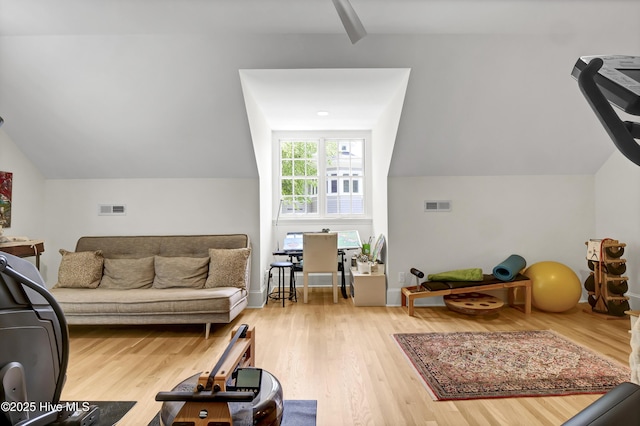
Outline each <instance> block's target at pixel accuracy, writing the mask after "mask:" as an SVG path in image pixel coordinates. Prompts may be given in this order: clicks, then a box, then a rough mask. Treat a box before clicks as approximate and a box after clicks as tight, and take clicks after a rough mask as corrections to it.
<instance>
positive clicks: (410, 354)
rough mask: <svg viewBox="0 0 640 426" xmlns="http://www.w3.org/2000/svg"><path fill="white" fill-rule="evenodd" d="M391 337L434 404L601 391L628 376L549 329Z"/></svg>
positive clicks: (619, 367)
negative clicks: (419, 378)
mask: <svg viewBox="0 0 640 426" xmlns="http://www.w3.org/2000/svg"><path fill="white" fill-rule="evenodd" d="M393 337H394V339H395V340H396V342H397V343H398V345H399V346H400V349H401V350H402V351H403V352H404V354H405V355H406V357H407V358H408V359H409V361H410V362H411V364H413V366H414V368H415V369H416V371H417V372H418V374H419V375H420V377H422V379H423V380H424V382H425V384H426V386H427V389H428V390H429V392H430V394H431V396H432V398H433V399H435V400H438V401H451V400H464V399H483V398H509V397H528V396H559V395H575V394H585V393H605V392H607V391H609V390H610V389H612V388H614V387H615V386H616V385H618V384H620V383H622V382H625V381H628V380H629V379H630V377H631V372H630V370H629V368H627V367H625V366H623V365H621V364H620V363H618V362H615V361H612V360H607V359H605V358H603V357H602V356H600V355H598V354H596V353H595V352H593V351H591V350H590V349H587V348H585V347H583V346H581V345H578V344H576V343H573V342H571V341H569V340H567V339H566V338H564V337H562V336H561V335H559V334H556V333H554V332H553V331H548V330H534V331H513V332H491V333H488V332H463V333H412V334H394V335H393Z"/></svg>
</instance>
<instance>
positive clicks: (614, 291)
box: [584, 238, 630, 317]
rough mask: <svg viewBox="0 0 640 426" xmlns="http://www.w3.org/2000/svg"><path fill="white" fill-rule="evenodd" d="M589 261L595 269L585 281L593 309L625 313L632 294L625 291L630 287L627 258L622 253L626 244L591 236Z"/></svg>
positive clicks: (592, 268) (618, 315)
mask: <svg viewBox="0 0 640 426" xmlns="http://www.w3.org/2000/svg"><path fill="white" fill-rule="evenodd" d="M585 244H586V245H587V263H588V264H589V269H591V272H590V273H589V276H588V277H587V279H586V280H585V282H584V288H585V289H586V290H587V292H588V293H589V299H588V301H589V305H591V310H592V311H593V312H595V313H598V314H605V315H611V316H615V317H624V316H625V311H628V310H629V309H630V306H629V298H628V297H627V296H625V295H624V294H625V293H626V292H627V291H628V290H629V284H628V282H627V280H628V279H629V278H628V277H625V276H623V275H622V274H624V273H625V272H626V270H627V265H626V259H623V258H622V257H621V256H622V254H623V253H624V248H625V246H626V244H624V243H621V242H619V241H618V240H614V239H612V238H604V239H602V240H593V239H592V240H589V241H587V242H586V243H585Z"/></svg>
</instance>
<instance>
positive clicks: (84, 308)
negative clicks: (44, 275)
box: [53, 287, 247, 315]
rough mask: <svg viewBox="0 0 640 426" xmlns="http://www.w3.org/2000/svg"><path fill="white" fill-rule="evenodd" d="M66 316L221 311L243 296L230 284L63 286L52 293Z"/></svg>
mask: <svg viewBox="0 0 640 426" xmlns="http://www.w3.org/2000/svg"><path fill="white" fill-rule="evenodd" d="M53 294H54V296H55V298H56V300H57V301H58V303H60V306H61V307H62V309H63V311H64V313H65V315H96V314H97V315H118V314H122V315H133V314H140V315H160V314H171V313H175V314H181V313H203V314H206V313H224V312H229V310H230V309H231V308H232V307H233V306H235V305H236V304H237V303H239V302H240V301H241V300H242V299H243V298H245V297H246V295H247V292H246V291H244V290H242V289H238V288H233V287H228V288H210V289H206V288H203V289H199V290H193V289H188V288H168V289H158V290H156V289H154V288H144V289H132V290H127V291H122V290H117V289H110V288H105V289H103V288H100V287H98V288H96V289H95V290H89V289H81V290H79V289H66V288H60V289H56V290H55V291H54V292H53Z"/></svg>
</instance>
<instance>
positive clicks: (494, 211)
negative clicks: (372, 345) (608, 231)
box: [387, 176, 595, 305]
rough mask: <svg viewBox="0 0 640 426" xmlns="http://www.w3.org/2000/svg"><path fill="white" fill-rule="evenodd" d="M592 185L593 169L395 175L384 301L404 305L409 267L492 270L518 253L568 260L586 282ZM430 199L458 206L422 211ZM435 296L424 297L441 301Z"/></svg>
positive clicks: (592, 220)
mask: <svg viewBox="0 0 640 426" xmlns="http://www.w3.org/2000/svg"><path fill="white" fill-rule="evenodd" d="M593 188H594V177H593V176H481V177H478V176H459V177H403V178H400V177H397V178H390V179H389V240H390V241H392V242H393V244H392V245H390V247H393V250H389V265H390V268H389V269H390V270H389V273H388V279H389V290H388V293H387V304H390V305H399V304H400V288H401V287H403V286H405V285H414V284H415V281H414V279H415V278H414V277H413V276H412V275H410V274H409V270H410V269H411V268H412V267H415V268H417V269H420V270H422V271H423V272H424V273H425V274H431V273H437V272H444V271H449V270H454V269H462V268H482V269H483V271H484V273H487V274H490V273H491V272H492V270H493V268H494V267H495V266H496V265H497V264H498V263H500V262H501V261H503V260H504V259H506V258H507V257H508V256H509V255H511V254H514V253H515V254H519V255H521V256H523V257H524V258H525V259H526V260H527V264H528V265H531V264H533V263H535V262H539V261H543V260H555V261H558V262H561V263H564V264H566V265H567V266H569V267H570V268H572V269H573V270H574V271H575V272H576V273H577V274H578V276H579V277H580V279H581V281H582V282H584V279H586V277H587V275H588V267H587V264H586V262H585V255H586V247H585V245H584V243H585V241H587V240H588V239H589V238H591V236H592V234H593V232H594V230H595V216H594V189H593ZM425 200H452V202H453V204H452V205H453V210H452V211H451V212H449V213H446V212H438V213H425V212H424V209H423V203H424V201H425ZM399 272H405V274H406V276H407V279H406V284H402V283H400V282H399V281H398V274H399ZM583 298H586V295H585V294H583ZM433 299H437V300H430V299H423V302H422V303H424V304H434V303H436V304H438V303H442V299H441V298H433Z"/></svg>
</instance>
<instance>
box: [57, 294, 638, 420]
mask: <svg viewBox="0 0 640 426" xmlns="http://www.w3.org/2000/svg"><path fill="white" fill-rule="evenodd" d="M310 290H311V291H310V297H309V303H308V304H303V303H301V302H298V303H290V302H287V306H286V307H285V308H282V305H281V304H269V305H268V306H267V307H265V308H264V309H246V310H245V311H244V312H243V313H242V314H241V315H240V317H239V318H238V319H237V321H235V322H234V323H233V324H232V325H217V326H216V325H214V326H212V329H211V336H210V338H209V339H208V340H204V326H202V325H194V326H148V327H146V326H76V327H72V328H71V355H70V365H69V369H68V371H67V382H66V385H65V389H64V391H63V399H65V400H79V401H91V400H121V401H122V400H132V401H138V403H137V404H136V405H135V406H134V408H133V409H132V410H131V411H130V412H129V413H128V414H127V416H126V417H125V418H124V419H123V421H122V422H121V423H120V424H121V425H125V426H126V425H134V426H140V425H142V426H144V425H146V424H147V422H148V421H149V420H150V419H151V418H152V417H153V416H154V415H155V414H156V413H157V412H158V410H159V409H160V403H157V402H155V401H154V397H155V395H156V393H157V392H159V391H166V390H170V389H171V388H172V387H173V386H175V385H176V384H177V383H179V382H180V381H182V380H183V379H185V378H187V377H190V376H192V375H194V374H196V373H198V372H200V371H203V370H208V369H210V368H211V367H212V366H213V365H214V364H215V362H216V361H217V359H218V357H219V356H220V355H221V353H222V351H223V350H224V349H225V347H226V345H227V343H228V341H229V337H230V335H231V329H232V328H233V327H234V326H237V325H238V324H241V323H247V324H249V325H250V326H253V327H255V329H256V365H257V366H259V367H261V368H264V369H265V370H267V371H269V372H271V373H272V374H273V375H274V376H276V377H277V378H278V379H279V380H280V382H281V383H282V386H283V389H284V395H285V399H315V400H317V401H318V425H320V426H322V425H349V426H350V425H433V426H435V425H456V426H458V425H471V426H480V425H520V424H522V425H557V424H560V423H562V422H563V421H565V420H566V419H568V418H570V417H571V416H573V415H574V414H576V413H577V412H578V411H579V410H581V409H582V408H584V407H586V406H587V405H588V404H589V403H591V402H592V401H594V400H595V399H597V398H598V395H578V396H564V397H541V398H501V399H493V400H472V401H458V402H436V401H432V400H431V398H430V397H429V395H428V393H427V391H426V388H425V386H424V384H423V383H422V381H421V380H420V379H419V378H418V377H417V375H416V374H415V372H414V370H413V368H412V366H411V365H410V364H409V363H408V362H407V360H406V358H405V357H404V355H403V354H402V352H401V351H400V350H399V349H398V347H397V345H396V343H395V341H394V340H393V339H392V337H391V336H392V334H394V333H416V332H449V331H511V330H546V329H549V330H554V331H556V332H558V333H560V334H562V335H563V336H565V337H567V338H568V339H571V340H573V341H575V342H577V343H579V344H582V345H584V346H587V347H589V348H591V349H593V350H594V351H597V352H600V353H602V354H605V355H606V356H608V357H610V358H612V359H615V360H617V361H618V362H621V363H623V364H627V363H628V358H629V353H630V350H631V349H630V346H629V337H630V336H629V334H628V329H629V321H607V320H603V319H600V318H598V317H595V316H593V315H590V314H588V313H585V312H583V308H584V306H579V307H576V308H575V309H572V310H571V311H569V312H566V313H560V314H557V313H545V312H541V311H538V310H535V309H534V311H533V313H532V314H531V315H529V316H526V315H525V314H523V313H522V312H520V311H518V310H515V309H511V308H504V309H502V310H501V311H500V313H499V314H497V315H492V316H488V317H472V316H466V315H462V314H458V313H454V312H452V311H449V310H448V309H447V308H446V307H418V308H416V310H415V316H414V317H410V316H408V315H407V313H406V308H400V307H389V308H386V307H355V306H354V305H353V303H352V302H351V301H350V300H345V299H340V300H339V303H338V304H333V300H332V294H331V289H316V288H312V289H310ZM300 300H301V299H300Z"/></svg>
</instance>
